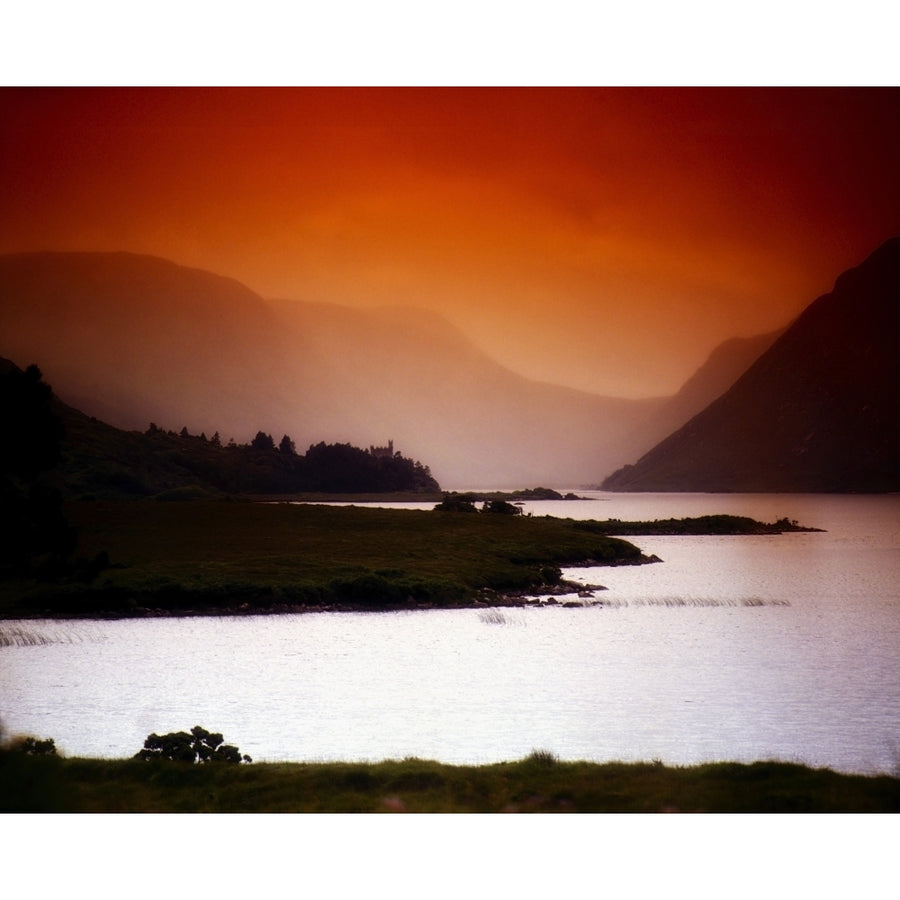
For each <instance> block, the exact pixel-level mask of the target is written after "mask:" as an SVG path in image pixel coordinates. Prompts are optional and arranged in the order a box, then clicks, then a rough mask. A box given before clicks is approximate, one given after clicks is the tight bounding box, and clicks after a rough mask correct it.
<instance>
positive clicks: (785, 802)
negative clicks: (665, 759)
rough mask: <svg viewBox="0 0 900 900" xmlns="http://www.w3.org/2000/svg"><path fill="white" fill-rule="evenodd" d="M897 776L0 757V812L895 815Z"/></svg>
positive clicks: (740, 769) (535, 763)
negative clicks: (207, 762)
mask: <svg viewBox="0 0 900 900" xmlns="http://www.w3.org/2000/svg"><path fill="white" fill-rule="evenodd" d="M897 811H900V779H897V778H893V777H889V776H886V775H883V776H873V777H870V776H861V775H846V774H839V773H836V772H833V771H831V770H828V769H810V768H807V767H805V766H800V765H794V764H790V763H780V762H758V763H753V764H750V765H744V764H737V763H714V764H707V765H700V766H689V767H671V766H664V765H662V764H660V763H604V764H598V763H589V762H565V761H561V760H559V759H557V758H556V757H555V756H554V755H553V754H552V753H549V752H547V751H541V750H536V751H534V752H533V753H531V754H530V755H529V756H528V757H526V758H525V759H523V760H520V761H518V762H507V763H497V764H493V765H485V766H451V765H444V764H441V763H437V762H431V761H428V760H420V759H405V760H398V761H387V762H379V763H253V764H251V765H230V764H225V763H220V764H209V765H202V766H201V765H191V764H187V763H172V762H160V761H153V762H142V761H139V760H100V759H66V758H61V757H39V756H28V755H26V754H23V753H14V752H10V751H2V752H0V812H212V813H217V812H246V813H249V812H302V813H316V812H325V813H335V812H344V813H363V812H368V813H375V812H416V813H444V812H457V813H496V812H523V813H525V812H532V813H533V812H538V813H551V812H552V813H564V812H625V813H647V812H718V813H725V812H733V813H750V812H769V813H775V812H803V813H812V812H859V813H862V812H897Z"/></svg>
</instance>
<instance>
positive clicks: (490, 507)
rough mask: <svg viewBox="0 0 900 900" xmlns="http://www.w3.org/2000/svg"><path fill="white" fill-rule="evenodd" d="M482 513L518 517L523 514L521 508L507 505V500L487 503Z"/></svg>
mask: <svg viewBox="0 0 900 900" xmlns="http://www.w3.org/2000/svg"><path fill="white" fill-rule="evenodd" d="M481 511H482V512H485V513H497V514H499V515H501V516H518V515H521V513H522V510H521V508H520V507H518V506H515V505H513V504H512V503H507V502H506V501H505V500H488V501H485V504H484V506H483V507H482V508H481Z"/></svg>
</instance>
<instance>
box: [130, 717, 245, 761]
mask: <svg viewBox="0 0 900 900" xmlns="http://www.w3.org/2000/svg"><path fill="white" fill-rule="evenodd" d="M223 741H224V738H223V737H222V735H221V734H218V733H211V732H209V731H207V730H206V729H205V728H201V726H199V725H195V726H194V727H193V728H192V729H191V732H190V734H188V733H187V732H186V731H172V732H170V733H169V734H163V735H159V734H151V735H150V736H149V737H148V738H147V740H146V741H144V749H143V750H139V751H138V752H137V753H136V754H135V757H134V758H135V759H169V760H174V761H178V762H189V763H205V762H230V763H240V762H247V763H249V762H253V760H251V759H250V757H249V756H247V755H246V754H245V755H244V756H241V752H240V750H238V748H237V747H233V746H231V745H230V744H225V743H223Z"/></svg>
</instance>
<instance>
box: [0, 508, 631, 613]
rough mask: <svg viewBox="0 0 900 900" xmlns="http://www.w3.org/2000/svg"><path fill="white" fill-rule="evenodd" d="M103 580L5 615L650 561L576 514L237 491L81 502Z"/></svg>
mask: <svg viewBox="0 0 900 900" xmlns="http://www.w3.org/2000/svg"><path fill="white" fill-rule="evenodd" d="M66 515H67V517H68V518H69V520H70V521H71V522H72V523H73V524H74V525H75V526H76V528H77V530H78V534H79V548H78V553H79V554H80V555H82V556H84V557H86V558H89V559H90V558H93V557H94V556H95V555H96V554H97V553H99V552H101V551H105V552H106V553H107V554H108V556H109V560H110V562H111V563H112V567H111V568H108V569H105V570H104V571H103V572H102V573H101V574H100V575H99V576H98V577H97V578H96V579H95V580H94V581H93V582H92V583H90V584H89V585H88V584H84V583H81V582H77V581H75V580H71V581H70V582H69V583H60V582H55V583H54V582H47V583H44V584H40V583H35V582H24V581H20V582H7V583H5V584H3V585H0V616H5V617H7V618H12V617H16V616H20V615H49V616H65V615H84V614H92V613H95V614H103V613H115V614H136V613H139V612H140V611H141V609H146V608H153V609H158V610H162V611H164V612H170V613H172V612H179V611H182V612H183V611H191V610H194V611H203V612H214V611H232V612H240V611H279V610H287V609H292V608H303V607H312V608H317V607H321V606H323V605H324V606H335V605H337V606H342V605H343V606H346V607H350V608H359V607H364V608H396V607H402V606H409V605H419V606H421V605H449V604H460V603H467V602H471V601H472V600H474V599H476V598H477V597H479V596H482V597H484V596H485V595H484V591H495V592H513V591H528V590H533V589H535V588H537V587H539V586H541V585H549V584H552V583H553V582H554V579H558V576H559V570H558V567H559V566H562V565H572V564H577V563H579V562H581V561H584V560H587V559H592V560H595V561H597V562H598V564H622V563H637V562H640V561H642V556H641V553H640V550H639V549H638V548H637V547H635V546H634V545H632V544H630V543H628V542H626V541H624V540H621V539H618V538H611V537H607V536H605V535H602V534H597V533H592V532H590V531H587V530H585V529H583V528H580V527H576V525H575V523H573V522H572V521H569V520H561V519H551V518H528V517H520V516H499V515H497V516H492V515H484V514H477V515H472V514H469V515H462V514H453V513H439V512H433V511H421V510H391V509H371V508H360V507H352V506H351V507H328V506H304V505H289V504H258V503H250V502H240V501H231V502H229V501H193V502H182V503H178V502H172V503H156V502H153V501H134V500H132V501H104V502H100V501H96V502H72V503H69V504H67V506H66Z"/></svg>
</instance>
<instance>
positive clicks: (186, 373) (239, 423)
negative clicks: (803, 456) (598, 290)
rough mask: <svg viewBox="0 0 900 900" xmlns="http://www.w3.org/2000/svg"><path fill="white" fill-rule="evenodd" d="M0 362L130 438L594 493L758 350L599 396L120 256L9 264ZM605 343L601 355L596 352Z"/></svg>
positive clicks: (389, 326) (2, 289)
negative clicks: (155, 430) (271, 441)
mask: <svg viewBox="0 0 900 900" xmlns="http://www.w3.org/2000/svg"><path fill="white" fill-rule="evenodd" d="M0 334H2V335H3V345H2V346H0V354H3V355H5V356H8V357H9V358H11V359H12V360H13V361H14V362H15V363H16V364H18V365H19V366H20V367H25V366H27V365H30V364H31V363H36V364H37V365H38V366H39V367H40V369H41V371H42V372H43V373H44V375H45V377H46V379H47V381H48V382H49V383H50V384H51V385H53V388H54V390H55V391H56V392H57V394H58V395H59V396H60V397H61V398H62V399H63V400H64V401H65V402H66V403H67V404H69V405H70V406H73V407H75V408H77V409H80V410H83V411H84V413H85V414H87V416H89V417H96V418H97V419H100V420H102V421H103V422H108V423H109V424H110V425H112V426H115V427H117V428H120V429H125V430H129V431H141V432H143V431H145V430H146V429H147V427H148V425H149V423H150V422H155V423H156V424H157V425H158V426H159V427H160V428H161V429H163V430H174V431H176V432H180V431H181V429H182V428H183V427H187V428H188V429H189V431H190V432H191V433H193V434H199V433H200V432H205V433H206V434H207V435H212V434H213V433H214V432H216V431H219V433H220V434H221V438H222V441H223V443H227V442H228V441H229V440H230V439H231V438H234V439H235V440H236V441H237V442H239V443H245V442H249V441H250V440H251V438H252V437H253V436H254V435H255V434H256V432H257V431H258V430H263V431H265V432H267V433H271V434H273V435H275V436H276V439H277V438H278V436H280V435H281V434H285V433H287V434H290V435H291V437H292V438H293V439H294V441H295V443H296V445H297V446H298V447H301V448H303V447H306V446H309V445H310V444H312V443H318V442H320V441H325V442H328V443H350V444H356V445H361V446H368V445H369V444H384V443H385V442H386V441H387V440H388V439H393V441H394V445H395V446H396V447H397V448H398V449H400V450H401V451H402V452H403V453H404V454H406V455H408V456H410V457H413V458H416V459H423V460H428V462H429V465H430V467H431V470H432V472H433V474H434V476H435V477H436V478H437V479H438V480H439V481H440V482H441V484H443V485H445V486H447V487H466V488H471V487H476V486H488V485H489V486H493V487H521V485H523V484H538V483H543V484H547V483H555V484H560V485H576V484H590V483H596V482H597V481H599V479H600V478H602V477H603V476H604V475H605V474H606V473H608V472H610V471H612V470H614V469H615V468H616V467H617V466H620V465H622V464H623V463H625V462H627V461H628V460H630V459H634V458H635V457H636V456H638V455H640V454H641V453H643V452H644V451H646V450H647V449H648V448H649V447H651V446H653V444H654V443H655V442H657V441H658V440H660V439H661V438H662V437H664V436H665V435H666V434H668V433H670V432H671V431H673V430H674V429H675V428H677V427H679V426H680V425H681V424H683V423H684V422H685V421H686V420H687V419H688V418H689V417H690V415H692V414H694V413H695V412H697V411H698V410H699V409H701V408H702V407H703V406H704V405H705V404H706V403H708V402H709V401H710V400H712V399H713V398H714V397H716V396H718V395H719V394H721V393H722V392H723V391H724V390H725V389H726V388H727V387H728V386H729V385H730V384H731V383H732V382H733V381H734V379H735V378H737V376H738V375H739V374H740V373H741V371H743V370H744V369H745V368H746V366H747V365H748V364H749V362H750V361H751V359H752V358H753V356H754V355H758V353H759V352H761V346H762V345H761V344H760V342H765V341H766V340H768V338H754V339H748V340H743V341H742V340H738V341H734V342H729V343H728V344H726V345H724V346H723V347H722V348H719V349H718V350H716V351H714V353H713V355H712V356H711V357H710V360H709V361H708V362H707V363H706V364H705V365H704V366H702V367H701V369H700V370H699V371H698V372H697V374H696V375H695V376H694V377H692V379H691V380H690V381H689V382H688V383H687V384H686V385H685V387H684V388H683V389H682V391H681V392H679V393H678V394H677V395H676V396H674V397H672V398H655V399H646V400H629V399H620V398H611V397H599V396H595V395H592V394H587V393H583V392H580V391H576V390H572V389H569V388H565V387H560V386H556V385H550V384H543V383H540V382H536V381H532V380H529V379H527V378H523V377H521V376H520V375H517V374H516V373H514V372H512V371H510V370H508V369H506V368H504V367H503V366H501V365H500V364H499V363H497V362H495V361H494V360H492V359H491V358H490V357H489V356H487V355H485V354H484V353H482V352H481V351H480V350H478V349H477V348H476V347H475V346H474V345H473V344H472V343H471V342H470V341H469V340H468V339H467V338H466V337H465V336H464V335H463V334H462V333H461V332H460V331H459V330H458V329H456V328H455V327H454V326H452V325H451V324H450V323H449V322H447V321H446V320H444V319H442V318H441V317H440V316H438V315H436V314H434V313H429V312H425V311H423V310H418V309H405V308H384V309H375V310H361V309H351V308H349V307H344V306H339V305H336V304H329V303H315V302H311V301H291V300H282V301H267V300H263V299H262V298H261V297H259V296H258V295H256V294H254V293H253V292H252V291H251V290H249V289H248V288H247V287H245V286H243V285H241V284H239V283H238V282H236V281H234V280H232V279H228V278H223V277H221V276H218V275H213V274H211V273H209V272H203V271H199V270H196V269H188V268H184V267H181V266H177V265H175V264H174V263H171V262H168V261H166V260H162V259H156V258H152V257H146V256H137V255H133V254H127V253H111V254H99V253H98V254H75V253H32V254H17V255H7V256H0ZM606 339H607V338H603V337H602V336H598V353H602V351H603V346H602V345H603V341H604V340H606Z"/></svg>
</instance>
